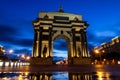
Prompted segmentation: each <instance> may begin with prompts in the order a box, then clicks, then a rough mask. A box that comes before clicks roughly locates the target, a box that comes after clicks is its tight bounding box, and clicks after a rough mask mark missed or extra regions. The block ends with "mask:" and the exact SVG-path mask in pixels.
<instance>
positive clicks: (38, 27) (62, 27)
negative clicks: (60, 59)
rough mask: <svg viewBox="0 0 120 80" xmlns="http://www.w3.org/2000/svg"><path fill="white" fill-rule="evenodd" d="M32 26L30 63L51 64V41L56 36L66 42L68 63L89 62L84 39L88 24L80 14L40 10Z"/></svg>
mask: <svg viewBox="0 0 120 80" xmlns="http://www.w3.org/2000/svg"><path fill="white" fill-rule="evenodd" d="M74 18H75V19H74ZM33 26H34V44H33V54H32V55H33V59H31V63H32V64H36V65H37V64H39V65H48V64H52V53H53V42H54V40H55V39H57V38H63V39H65V40H66V42H67V46H68V63H69V64H72V65H73V64H87V63H90V61H89V60H88V49H87V39H86V29H87V26H88V24H87V23H86V22H85V21H82V16H81V15H76V14H70V13H64V12H41V13H40V14H39V18H37V19H36V20H35V21H33ZM44 53H45V54H44Z"/></svg>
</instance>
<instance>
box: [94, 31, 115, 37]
mask: <svg viewBox="0 0 120 80" xmlns="http://www.w3.org/2000/svg"><path fill="white" fill-rule="evenodd" d="M115 35H116V33H115V32H113V31H101V32H100V31H99V32H96V36H97V37H111V36H112V37H113V36H115Z"/></svg>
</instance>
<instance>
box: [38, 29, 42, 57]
mask: <svg viewBox="0 0 120 80" xmlns="http://www.w3.org/2000/svg"><path fill="white" fill-rule="evenodd" d="M42 30H43V28H42V27H40V28H39V48H38V49H39V50H38V53H39V57H40V58H41V52H42V51H41V50H42V49H41V48H42Z"/></svg>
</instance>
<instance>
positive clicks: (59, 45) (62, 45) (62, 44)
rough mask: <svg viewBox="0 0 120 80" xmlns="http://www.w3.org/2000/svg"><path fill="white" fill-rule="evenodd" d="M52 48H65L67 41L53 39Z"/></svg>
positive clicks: (64, 49)
mask: <svg viewBox="0 0 120 80" xmlns="http://www.w3.org/2000/svg"><path fill="white" fill-rule="evenodd" d="M54 49H56V50H63V51H66V50H67V43H66V41H65V40H64V39H57V40H55V41H54Z"/></svg>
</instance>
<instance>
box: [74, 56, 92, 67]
mask: <svg viewBox="0 0 120 80" xmlns="http://www.w3.org/2000/svg"><path fill="white" fill-rule="evenodd" d="M72 60H73V65H85V64H91V58H88V57H80V58H77V57H76V58H72Z"/></svg>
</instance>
